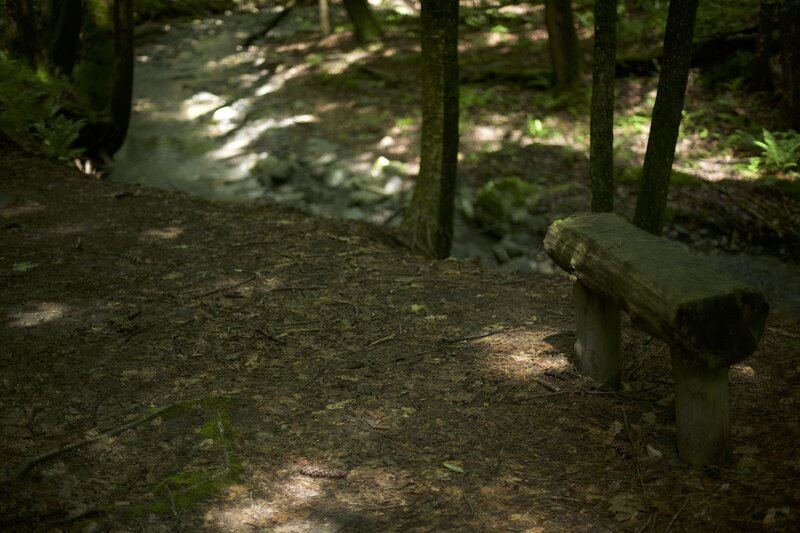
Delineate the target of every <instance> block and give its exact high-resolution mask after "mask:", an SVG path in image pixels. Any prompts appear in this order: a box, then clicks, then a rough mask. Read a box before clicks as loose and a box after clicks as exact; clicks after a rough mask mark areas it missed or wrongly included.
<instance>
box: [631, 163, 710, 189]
mask: <svg viewBox="0 0 800 533" xmlns="http://www.w3.org/2000/svg"><path fill="white" fill-rule="evenodd" d="M615 180H616V181H617V183H624V184H626V185H638V184H639V183H640V182H641V181H642V168H641V167H628V168H626V169H625V170H623V171H622V172H620V173H618V174H617V175H616V176H615ZM669 182H670V184H672V185H678V186H681V185H699V184H701V183H703V180H702V179H701V178H698V177H697V176H694V175H692V174H689V173H687V172H681V171H680V170H675V169H673V170H672V173H671V174H670V178H669Z"/></svg>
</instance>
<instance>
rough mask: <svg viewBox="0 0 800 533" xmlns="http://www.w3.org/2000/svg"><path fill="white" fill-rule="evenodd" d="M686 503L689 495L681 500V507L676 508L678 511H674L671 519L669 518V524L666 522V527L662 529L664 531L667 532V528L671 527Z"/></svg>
mask: <svg viewBox="0 0 800 533" xmlns="http://www.w3.org/2000/svg"><path fill="white" fill-rule="evenodd" d="M687 503H689V497H688V496H687V497H686V499H685V500H683V505H681V508H680V509H678V512H677V513H675V514H674V515H672V520H670V521H669V524H667V529H665V530H664V533H669V530H670V529H672V526H673V524H675V520H677V519H678V515H679V514H681V513H682V512H683V510H684V509H685V508H686V504H687Z"/></svg>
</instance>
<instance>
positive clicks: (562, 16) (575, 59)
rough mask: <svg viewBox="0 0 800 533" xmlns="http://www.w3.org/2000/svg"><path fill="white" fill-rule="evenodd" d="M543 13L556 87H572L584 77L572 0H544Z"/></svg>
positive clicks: (564, 89) (565, 89)
mask: <svg viewBox="0 0 800 533" xmlns="http://www.w3.org/2000/svg"><path fill="white" fill-rule="evenodd" d="M544 13H545V24H546V25H547V34H548V41H549V42H548V44H549V48H550V59H551V61H552V63H553V76H554V80H555V87H556V91H559V92H561V91H567V90H569V89H573V88H575V87H576V86H577V85H579V84H580V81H581V73H582V71H583V56H582V54H581V47H580V43H579V42H578V35H577V33H576V32H575V21H574V17H573V16H572V3H571V1H570V0H545V2H544Z"/></svg>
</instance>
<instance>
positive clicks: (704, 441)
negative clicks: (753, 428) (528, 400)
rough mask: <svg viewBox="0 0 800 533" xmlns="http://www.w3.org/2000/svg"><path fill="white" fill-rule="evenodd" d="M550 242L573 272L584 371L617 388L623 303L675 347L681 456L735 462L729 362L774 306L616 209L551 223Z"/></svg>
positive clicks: (697, 462) (749, 349)
mask: <svg viewBox="0 0 800 533" xmlns="http://www.w3.org/2000/svg"><path fill="white" fill-rule="evenodd" d="M544 248H545V250H546V251H547V254H548V255H549V256H550V257H551V258H552V259H553V261H554V262H555V263H556V264H557V265H558V266H560V267H561V268H563V269H564V270H566V271H567V272H569V273H571V274H573V275H574V276H575V277H576V278H577V280H576V282H575V286H574V291H573V294H574V299H575V313H576V327H577V340H576V342H575V366H576V367H577V369H578V371H580V372H581V373H583V374H585V375H589V376H591V377H592V378H594V379H595V380H597V381H598V382H600V383H601V384H602V385H603V386H605V387H608V388H616V387H618V386H619V383H620V374H621V366H622V364H621V363H622V359H621V350H620V310H623V311H626V312H627V313H628V314H629V315H630V316H631V319H632V321H633V323H634V324H635V325H636V326H637V327H640V328H641V329H642V330H644V331H646V332H647V333H649V334H651V335H653V336H655V337H657V338H659V339H661V340H662V341H664V342H665V343H667V344H668V345H669V347H670V353H671V357H672V373H673V377H674V381H675V420H676V429H677V448H678V456H679V457H680V458H681V460H682V461H684V462H686V463H688V464H690V465H692V466H694V467H701V466H706V465H712V464H720V463H724V462H727V461H728V460H730V459H731V457H732V454H731V431H730V420H729V414H728V368H729V367H730V366H731V365H733V364H735V363H738V362H739V361H741V360H743V359H744V358H746V357H747V356H749V355H750V354H752V353H753V352H754V351H755V349H756V347H757V346H758V342H759V339H760V338H761V334H762V332H763V330H764V324H765V322H766V319H767V313H768V311H769V306H768V305H767V302H766V300H765V299H764V296H763V295H762V294H761V293H760V292H759V291H758V290H757V289H755V288H753V287H750V286H748V285H745V284H743V283H741V282H739V281H736V280H735V279H733V278H732V277H730V276H728V275H727V274H725V273H722V272H719V271H717V270H715V269H713V268H711V267H710V266H708V265H707V264H706V263H705V262H704V261H703V260H701V259H700V258H698V257H696V256H694V255H692V254H691V253H689V252H688V251H686V250H685V249H684V248H682V247H681V246H679V245H678V244H675V243H672V242H670V241H667V240H666V239H664V238H661V237H656V236H654V235H651V234H649V233H647V232H645V231H642V230H641V229H639V228H637V227H635V226H634V225H632V224H630V223H629V222H627V221H626V220H625V219H623V218H621V217H619V216H617V215H614V214H610V213H586V214H580V215H576V216H573V217H570V218H568V219H566V220H561V221H557V222H555V223H553V225H552V226H550V229H549V230H548V232H547V235H546V236H545V239H544Z"/></svg>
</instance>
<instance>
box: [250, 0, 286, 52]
mask: <svg viewBox="0 0 800 533" xmlns="http://www.w3.org/2000/svg"><path fill="white" fill-rule="evenodd" d="M296 5H297V1H296V0H289V2H288V3H287V4H286V6H284V8H283V9H282V10H281V11H280V12H279V13H278V14H277V15H275V16H274V17H272V18H271V19H269V20H268V21H267V24H266V26H264V27H263V28H262V29H260V30H258V31H257V32H255V33H251V34H250V35H249V36H248V37H247V39H245V40H244V41H242V47H244V48H247V47H248V46H250V45H251V44H253V43H254V42H256V41H257V40H259V39H261V38H263V37H266V36H267V34H268V33H269V32H270V31H272V29H273V28H274V27H275V26H277V25H278V24H280V23H281V21H282V20H283V19H285V18H286V15H288V14H289V12H290V11H291V10H292V9H294V6H296Z"/></svg>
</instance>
